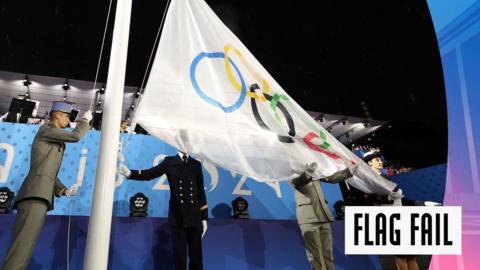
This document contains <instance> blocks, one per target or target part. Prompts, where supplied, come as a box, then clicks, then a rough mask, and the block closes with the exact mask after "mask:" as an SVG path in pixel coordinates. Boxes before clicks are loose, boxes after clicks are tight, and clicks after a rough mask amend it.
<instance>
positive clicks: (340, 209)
mask: <svg viewBox="0 0 480 270" xmlns="http://www.w3.org/2000/svg"><path fill="white" fill-rule="evenodd" d="M333 209H335V218H336V219H340V220H343V219H345V202H344V201H342V200H340V201H336V202H335V203H334V204H333Z"/></svg>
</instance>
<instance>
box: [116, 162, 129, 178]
mask: <svg viewBox="0 0 480 270" xmlns="http://www.w3.org/2000/svg"><path fill="white" fill-rule="evenodd" d="M117 172H118V173H119V174H121V175H125V176H126V177H130V174H131V173H132V172H131V171H130V170H129V169H128V168H127V166H126V165H125V164H123V163H120V164H118V168H117Z"/></svg>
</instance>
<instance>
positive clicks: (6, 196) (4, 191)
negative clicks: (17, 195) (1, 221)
mask: <svg viewBox="0 0 480 270" xmlns="http://www.w3.org/2000/svg"><path fill="white" fill-rule="evenodd" d="M13 195H14V193H13V192H12V191H10V189H9V188H8V187H1V188H0V214H8V213H10V205H11V204H12V201H13Z"/></svg>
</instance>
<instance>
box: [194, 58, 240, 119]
mask: <svg viewBox="0 0 480 270" xmlns="http://www.w3.org/2000/svg"><path fill="white" fill-rule="evenodd" d="M204 57H207V58H225V53H223V52H214V53H206V52H202V53H200V54H199V55H197V56H196V57H195V58H194V59H193V61H192V64H191V65H190V80H191V81H192V86H193V88H194V89H195V91H196V92H197V94H198V95H199V96H200V97H201V98H203V99H204V100H205V101H206V102H208V103H210V104H212V105H213V106H216V107H218V108H220V109H222V110H223V111H224V112H226V113H230V112H233V111H235V110H237V109H238V108H240V106H241V105H242V104H243V101H244V100H245V97H246V96H247V86H246V84H245V81H244V80H243V77H242V74H241V73H240V70H239V69H238V68H237V66H236V65H235V63H233V61H232V60H231V59H230V58H229V59H228V61H229V62H230V64H232V66H233V68H234V69H235V71H236V72H237V74H238V76H239V77H240V81H241V82H242V90H241V92H240V97H239V98H238V100H237V102H235V103H234V104H233V105H231V106H227V107H226V106H223V105H222V104H221V103H220V102H218V101H216V100H215V99H213V98H211V97H209V96H207V95H206V94H205V93H204V92H203V91H202V89H200V87H199V86H198V83H197V78H196V75H195V71H196V70H197V65H198V63H199V62H200V60H202V59H203V58H204Z"/></svg>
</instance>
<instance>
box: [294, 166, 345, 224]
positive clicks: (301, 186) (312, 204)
mask: <svg viewBox="0 0 480 270" xmlns="http://www.w3.org/2000/svg"><path fill="white" fill-rule="evenodd" d="M350 177H352V174H351V173H350V170H349V169H348V168H347V169H345V170H342V171H339V172H336V173H334V174H333V175H331V176H329V177H327V178H325V179H320V180H312V179H311V178H308V177H306V176H305V174H302V175H300V176H299V177H297V178H295V179H293V180H292V184H293V188H294V191H295V202H296V206H297V207H296V209H297V221H298V224H300V225H301V224H306V223H315V222H332V221H333V220H334V218H333V215H332V213H330V210H328V205H327V203H326V201H325V196H324V195H323V191H322V187H321V186H320V181H322V182H328V183H338V182H340V181H345V180H346V179H348V178H350Z"/></svg>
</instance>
